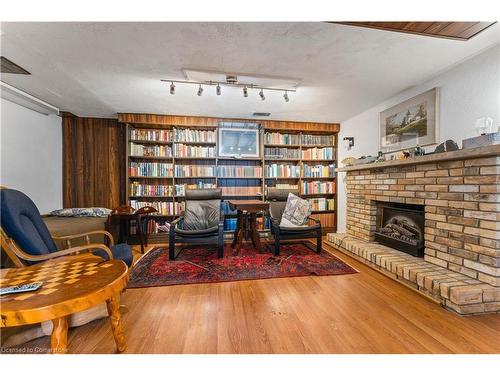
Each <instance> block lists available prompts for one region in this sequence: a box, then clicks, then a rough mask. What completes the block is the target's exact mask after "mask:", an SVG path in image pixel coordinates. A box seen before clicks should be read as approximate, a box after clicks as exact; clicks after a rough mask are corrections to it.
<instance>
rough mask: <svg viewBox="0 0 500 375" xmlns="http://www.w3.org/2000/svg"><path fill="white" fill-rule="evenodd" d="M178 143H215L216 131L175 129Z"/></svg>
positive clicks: (175, 138) (175, 137)
mask: <svg viewBox="0 0 500 375" xmlns="http://www.w3.org/2000/svg"><path fill="white" fill-rule="evenodd" d="M174 140H175V141H176V142H215V130H197V129H175V135H174Z"/></svg>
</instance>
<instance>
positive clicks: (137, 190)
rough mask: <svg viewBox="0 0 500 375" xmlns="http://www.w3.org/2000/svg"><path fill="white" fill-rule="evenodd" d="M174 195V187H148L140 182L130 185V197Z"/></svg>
mask: <svg viewBox="0 0 500 375" xmlns="http://www.w3.org/2000/svg"><path fill="white" fill-rule="evenodd" d="M173 194H174V188H173V186H172V185H148V184H141V183H139V182H133V183H132V184H131V185H130V195H131V196H135V197H141V196H144V197H171V196H172V195H173Z"/></svg>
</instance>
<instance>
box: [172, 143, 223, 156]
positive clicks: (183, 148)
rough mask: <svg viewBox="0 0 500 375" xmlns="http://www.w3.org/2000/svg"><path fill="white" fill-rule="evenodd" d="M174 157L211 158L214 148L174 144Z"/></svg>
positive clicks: (213, 154)
mask: <svg viewBox="0 0 500 375" xmlns="http://www.w3.org/2000/svg"><path fill="white" fill-rule="evenodd" d="M174 155H175V156H176V157H183V158H213V157H215V147H206V146H191V145H184V144H174Z"/></svg>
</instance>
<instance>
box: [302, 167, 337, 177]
mask: <svg viewBox="0 0 500 375" xmlns="http://www.w3.org/2000/svg"><path fill="white" fill-rule="evenodd" d="M302 168H303V169H302V176H304V177H334V176H335V164H329V165H322V164H314V165H308V164H304V165H303V166H302Z"/></svg>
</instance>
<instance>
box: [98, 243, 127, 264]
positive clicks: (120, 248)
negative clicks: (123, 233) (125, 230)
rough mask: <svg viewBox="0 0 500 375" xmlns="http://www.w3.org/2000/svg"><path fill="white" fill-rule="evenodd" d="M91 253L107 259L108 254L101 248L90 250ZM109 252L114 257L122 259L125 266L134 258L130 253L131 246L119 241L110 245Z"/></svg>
mask: <svg viewBox="0 0 500 375" xmlns="http://www.w3.org/2000/svg"><path fill="white" fill-rule="evenodd" d="M92 253H93V254H95V255H97V256H100V257H101V258H104V259H109V258H108V254H106V253H105V252H104V251H103V250H95V251H93V252H92ZM111 254H113V258H114V259H119V260H123V261H124V262H125V264H126V265H127V266H129V267H130V266H131V265H132V260H133V259H134V257H133V255H132V248H131V247H130V246H129V245H128V244H126V243H119V244H116V245H115V246H111Z"/></svg>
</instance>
